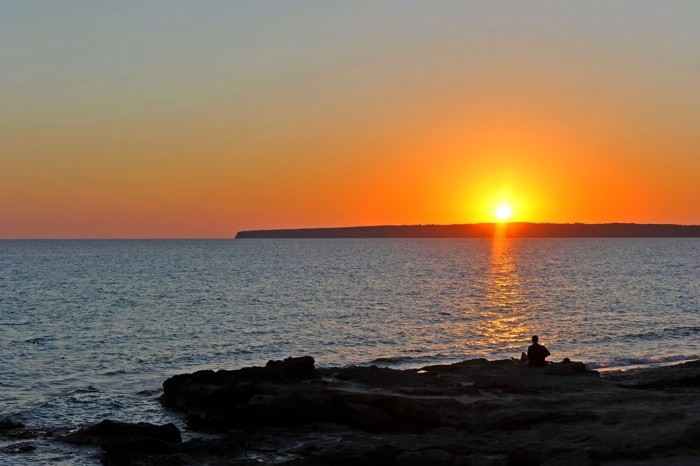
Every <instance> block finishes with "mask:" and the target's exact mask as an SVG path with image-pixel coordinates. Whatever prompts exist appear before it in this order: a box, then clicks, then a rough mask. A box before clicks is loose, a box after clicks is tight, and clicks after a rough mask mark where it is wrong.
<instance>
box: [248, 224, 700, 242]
mask: <svg viewBox="0 0 700 466" xmlns="http://www.w3.org/2000/svg"><path fill="white" fill-rule="evenodd" d="M496 235H499V236H505V237H508V238H698V237H700V225H674V224H638V223H595V224H590V223H525V222H511V223H503V224H501V223H470V224H458V225H379V226H360V227H340V228H299V229H284V230H248V231H239V232H238V233H237V234H236V239H256V238H257V239H260V238H268V239H273V238H491V237H493V236H496Z"/></svg>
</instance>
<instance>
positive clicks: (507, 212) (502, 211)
mask: <svg viewBox="0 0 700 466" xmlns="http://www.w3.org/2000/svg"><path fill="white" fill-rule="evenodd" d="M511 215H513V209H511V208H510V206H509V205H508V204H499V205H498V207H496V217H497V218H498V219H499V220H500V221H502V222H505V221H506V220H508V219H509V218H510V216H511Z"/></svg>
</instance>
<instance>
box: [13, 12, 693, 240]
mask: <svg viewBox="0 0 700 466" xmlns="http://www.w3.org/2000/svg"><path fill="white" fill-rule="evenodd" d="M0 68H1V69H2V72H0V237H3V238H63V237H68V238H99V237H107V238H121V237H230V236H232V235H234V234H235V233H236V231H238V230H242V229H248V230H250V229H261V228H296V227H324V226H328V227H331V226H351V225H376V224H426V223H431V224H432V223H437V224H447V223H472V222H491V221H495V220H496V217H495V214H494V211H495V208H496V206H497V205H499V204H501V203H507V204H508V205H510V206H511V207H512V211H513V216H512V218H511V219H512V220H516V221H532V222H587V223H601V222H618V221H619V222H638V223H683V224H698V223H700V2H697V1H694V0H689V1H664V2H661V1H654V2H651V1H643V0H634V1H614V2H613V1H607V0H606V1H566V2H565V1H522V0H515V1H493V0H488V1H421V2H417V1H405V0H404V1H371V2H370V1H347V2H337V1H288V2H263V1H246V2H243V1H240V2H235V1H215V0H210V1H177V0H152V1H146V2H143V1H92V0H84V1H78V0H64V1H60V2H59V1H54V0H45V1H32V0H26V1H25V0H21V1H20V0H17V1H8V2H3V4H2V6H0Z"/></svg>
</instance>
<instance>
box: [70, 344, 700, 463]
mask: <svg viewBox="0 0 700 466" xmlns="http://www.w3.org/2000/svg"><path fill="white" fill-rule="evenodd" d="M698 375H700V363H692V364H685V365H680V366H674V367H668V368H659V369H655V370H650V371H637V372H634V371H630V372H627V373H615V374H607V375H605V376H600V375H599V374H598V373H597V372H595V371H590V370H587V369H586V367H585V366H584V365H583V364H581V363H568V364H551V365H549V366H547V367H543V368H528V367H523V366H518V365H515V364H513V363H512V362H511V361H487V360H484V359H479V360H470V361H463V362H460V363H456V364H450V365H440V366H428V367H424V368H422V369H411V370H395V369H387V368H381V367H376V366H369V367H344V368H319V369H317V368H315V367H314V361H313V358H310V357H303V358H288V359H285V360H284V361H270V362H269V363H268V364H267V365H266V366H265V367H250V368H244V369H240V370H233V371H216V372H214V371H200V372H195V373H193V374H185V375H179V376H175V377H172V378H170V379H168V380H167V381H166V382H165V383H164V385H163V386H164V394H163V397H162V402H163V403H164V404H165V405H166V406H168V407H171V408H173V409H176V410H178V411H181V412H184V413H185V414H186V415H187V419H188V422H189V424H190V427H191V428H193V429H198V430H205V431H209V432H218V433H219V434H218V435H217V436H215V437H214V438H212V437H209V438H207V439H195V440H190V441H188V442H184V443H178V442H171V441H169V440H166V439H159V440H144V438H145V439H149V438H150V437H148V436H145V437H139V436H134V437H129V436H128V435H124V436H122V437H119V438H120V440H119V442H116V443H109V442H107V443H105V441H104V440H99V441H98V440H96V439H98V438H99V439H103V437H102V436H101V435H97V434H96V433H94V431H92V430H85V431H84V432H82V433H81V434H80V435H77V433H76V434H74V435H76V436H77V437H78V438H81V439H88V440H90V441H91V442H92V443H100V444H102V445H107V448H108V450H107V452H106V454H105V456H104V458H103V460H104V462H105V463H106V464H115V465H116V464H119V465H123V464H124V465H126V464H130V465H161V464H163V465H165V464H181V465H184V464H187V465H194V464H209V465H215V466H217V465H224V464H226V465H247V464H283V465H299V466H302V465H303V466H325V465H328V466H330V465H334V466H335V465H358V464H362V465H382V466H384V465H390V466H413V465H423V464H430V465H472V466H479V465H483V466H486V465H490V466H491V465H495V466H501V465H502V466H506V465H526V466H527V465H533V466H534V465H540V464H543V465H547V466H556V465H566V466H576V465H597V464H605V463H613V464H614V463H615V462H621V463H619V464H634V463H629V462H630V461H631V462H634V461H646V463H644V464H664V463H666V462H668V461H670V460H673V459H674V458H675V459H681V460H682V461H685V463H682V464H686V463H687V464H695V463H697V464H700V397H699V396H698V394H699V392H700V387H698V385H697V384H696V383H695V382H694V381H695V380H696V377H698ZM102 430H107V432H108V433H109V432H111V429H104V427H103V428H102ZM107 437H109V436H107ZM124 437H129V438H127V439H126V440H125V439H124ZM115 445H118V447H115ZM125 451H126V452H129V453H124V452H125ZM625 462H627V463H625ZM679 464H681V463H679Z"/></svg>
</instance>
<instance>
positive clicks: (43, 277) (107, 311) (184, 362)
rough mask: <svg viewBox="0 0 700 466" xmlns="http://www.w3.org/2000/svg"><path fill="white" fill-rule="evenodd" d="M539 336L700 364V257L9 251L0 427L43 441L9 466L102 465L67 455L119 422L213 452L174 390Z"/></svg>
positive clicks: (384, 242)
mask: <svg viewBox="0 0 700 466" xmlns="http://www.w3.org/2000/svg"><path fill="white" fill-rule="evenodd" d="M534 334H537V335H539V338H540V343H542V344H544V345H545V346H546V347H547V348H548V349H549V350H550V352H551V353H552V355H551V356H550V358H549V359H550V360H552V361H560V360H561V359H563V358H565V357H568V358H570V359H571V360H575V361H583V362H585V363H586V364H587V365H588V366H589V367H590V368H596V369H600V370H609V369H611V368H613V369H625V368H628V367H639V366H642V367H653V366H654V365H659V364H667V363H674V362H683V361H686V360H693V359H698V358H699V357H700V356H699V355H700V343H699V341H700V338H699V337H700V239H696V238H673V239H671V238H653V239H621V238H616V239H509V238H494V239H261V240H255V239H246V240H240V239H236V240H234V239H226V240H26V241H25V240H18V241H15V240H3V241H0V353H1V354H0V419H5V420H7V419H10V420H13V421H16V422H21V423H23V424H24V425H25V426H26V427H27V428H29V429H32V430H34V431H36V433H38V434H39V435H38V437H36V438H30V439H17V438H10V437H7V436H3V434H2V432H0V464H2V465H4V464H31V465H34V464H37V465H38V464H56V465H94V464H99V459H98V453H99V452H98V450H97V449H96V448H92V447H75V446H69V445H64V444H62V443H61V442H59V441H56V440H55V437H57V436H59V435H61V434H64V433H67V432H70V431H71V430H74V429H77V428H79V427H82V426H86V425H90V424H93V423H97V422H99V421H101V420H102V419H113V420H119V421H128V422H139V421H146V422H153V423H159V424H162V423H166V422H174V423H176V424H177V425H178V426H179V427H180V428H181V429H182V430H183V433H184V436H185V438H191V437H193V436H196V435H197V433H195V432H189V431H188V430H187V427H186V425H185V423H184V420H183V419H182V417H181V416H180V415H179V414H177V413H173V412H170V411H168V410H165V409H164V408H162V407H161V406H160V404H159V403H158V397H159V395H160V394H161V393H162V383H163V381H164V380H165V379H166V378H168V377H170V376H172V375H175V374H180V373H186V372H192V371H196V370H200V369H236V368H240V367H244V366H250V365H264V364H265V363H266V362H267V361H268V360H271V359H283V358H285V357H289V356H301V355H310V356H313V357H314V358H315V359H316V364H317V365H320V366H343V365H350V364H375V365H378V366H387V367H395V368H415V367H422V366H425V365H431V364H442V363H450V362H456V361H461V360H465V359H471V358H482V357H485V358H489V359H500V358H510V357H519V355H520V353H521V352H522V351H524V350H526V348H527V346H528V344H529V342H530V338H531V336H532V335H534ZM46 433H51V434H52V435H53V437H51V436H47V434H46ZM22 442H24V443H27V442H28V443H30V444H31V445H32V446H33V447H35V449H33V450H31V451H28V452H24V453H13V451H14V450H17V449H18V448H17V444H18V443H22Z"/></svg>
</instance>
